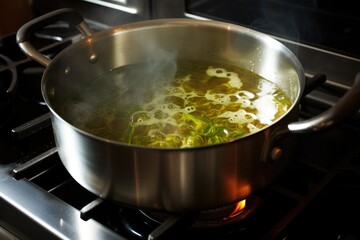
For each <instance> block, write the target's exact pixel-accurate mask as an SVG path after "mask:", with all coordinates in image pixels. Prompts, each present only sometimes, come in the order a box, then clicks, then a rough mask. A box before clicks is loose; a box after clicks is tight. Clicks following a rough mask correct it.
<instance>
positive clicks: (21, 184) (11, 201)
mask: <svg viewBox="0 0 360 240" xmlns="http://www.w3.org/2000/svg"><path fill="white" fill-rule="evenodd" d="M14 165H15V164H10V165H8V166H7V167H5V168H2V169H0V189H1V191H0V212H1V216H0V225H3V226H2V228H4V229H6V230H7V231H8V232H9V233H11V234H12V235H14V236H16V237H19V238H20V239H40V238H41V239H42V238H46V239H73V240H76V239H124V238H122V237H121V236H119V235H118V234H116V233H115V232H113V231H111V230H109V229H108V228H106V227H104V226H103V225H101V224H100V223H98V222H96V221H95V220H92V219H89V220H87V221H84V220H82V219H81V218H80V212H79V211H78V210H76V209H75V208H73V207H72V206H70V205H68V204H67V203H65V202H63V201H61V200H60V199H58V198H56V197H54V196H53V195H51V194H49V193H48V192H46V191H45V190H43V189H41V188H39V187H37V186H36V185H35V184H33V183H31V182H29V181H27V180H26V179H20V180H16V179H14V178H13V177H12V176H11V174H10V173H9V171H11V169H13V168H14V167H15V166H14ZM34 200H35V201H34ZM14 210H16V211H14ZM15 212H16V216H14V213H15ZM59 216H60V218H59ZM23 219H27V220H26V221H24V222H21V221H23ZM29 219H31V220H32V221H28V220H29ZM2 221H3V222H6V223H7V224H2ZM36 226H41V229H42V230H41V231H40V232H39V231H37V230H36V229H37V228H36ZM20 229H21V230H20ZM44 229H46V231H44ZM24 236H26V237H24ZM10 239H11V238H10ZM15 239H16V238H15Z"/></svg>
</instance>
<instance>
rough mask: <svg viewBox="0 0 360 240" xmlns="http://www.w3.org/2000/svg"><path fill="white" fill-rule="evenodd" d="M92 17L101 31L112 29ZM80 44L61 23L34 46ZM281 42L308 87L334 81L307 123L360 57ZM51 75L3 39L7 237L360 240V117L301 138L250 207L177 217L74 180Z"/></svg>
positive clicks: (2, 182)
mask: <svg viewBox="0 0 360 240" xmlns="http://www.w3.org/2000/svg"><path fill="white" fill-rule="evenodd" d="M64 2H66V1H64ZM90 2H91V1H90ZM95 2H96V1H95ZM209 2H211V1H209ZM192 14H193V13H191V14H187V16H188V17H194V16H193V15H192ZM146 16H147V17H148V16H149V15H146ZM198 17H200V16H198ZM202 17H204V16H202ZM87 21H88V22H89V24H90V26H91V27H92V28H93V29H94V31H101V29H104V28H106V27H110V26H108V25H105V24H103V23H98V22H97V21H93V20H90V19H88V20H87ZM79 38H80V36H79V35H78V34H77V32H76V30H74V29H72V28H71V26H67V25H66V24H65V25H64V24H62V23H59V24H55V25H54V26H51V27H50V28H48V29H46V30H44V31H42V32H39V33H37V35H36V40H35V46H36V47H37V48H38V49H40V51H41V52H42V53H44V54H46V55H47V56H49V57H53V56H55V55H56V54H57V53H59V52H60V51H62V50H63V49H65V48H66V47H68V46H70V45H71V44H72V43H74V42H76V41H77V40H79ZM277 38H278V37H277ZM278 39H279V40H280V41H282V42H283V43H284V44H286V45H287V46H288V47H289V48H290V49H293V50H294V52H295V51H296V54H297V56H298V57H299V59H300V61H301V62H302V64H303V65H304V68H305V71H306V77H307V78H306V81H307V82H312V81H315V82H321V83H322V82H323V81H324V80H326V81H325V83H323V84H321V86H319V87H317V88H316V90H314V91H311V92H310V93H309V94H307V95H306V96H305V97H303V99H302V101H301V104H300V110H301V120H302V119H307V118H309V117H312V116H314V115H317V114H319V113H321V112H323V111H325V110H326V109H328V108H329V107H331V106H332V105H334V104H335V102H336V101H337V100H338V99H339V98H340V97H341V96H342V95H343V94H344V93H345V92H346V91H348V89H350V87H351V85H352V81H353V79H354V76H355V73H356V71H358V70H360V60H359V59H357V58H354V57H349V56H346V55H341V54H338V53H334V52H330V51H325V50H322V49H320V48H315V47H312V46H308V45H304V44H299V43H296V42H294V41H292V40H289V39H285V38H278ZM333 66H337V68H336V69H334V67H333ZM43 71H44V68H43V67H42V66H41V65H40V64H38V63H36V62H34V61H32V60H30V59H28V58H27V57H26V56H25V55H24V54H23V53H22V52H21V51H20V49H19V47H18V45H17V44H16V39H15V33H14V34H9V35H7V36H4V37H2V38H1V39H0V91H1V92H0V94H1V95H0V96H1V98H0V101H1V102H0V110H1V118H0V212H1V214H0V237H2V238H4V239H40V238H41V239H184V238H190V237H193V238H194V237H195V238H196V237H198V238H200V237H201V238H208V239H359V238H360V230H359V227H358V226H359V225H360V220H359V218H358V216H359V215H360V205H359V202H360V124H359V123H360V121H359V116H360V115H359V114H355V115H354V116H352V117H351V118H349V119H347V120H346V121H344V122H342V123H341V124H338V125H337V126H335V127H333V128H331V129H328V130H326V131H323V132H318V133H311V134H308V135H300V136H299V139H298V144H297V145H296V149H295V152H294V157H293V159H291V161H290V164H289V166H288V167H287V168H286V169H285V171H283V174H281V175H280V176H279V177H278V178H277V179H276V180H275V181H274V182H273V183H272V184H271V185H269V186H268V187H267V188H266V189H264V190H262V191H260V192H258V193H256V194H254V195H253V196H251V197H249V198H248V199H246V205H245V208H243V209H237V208H238V207H239V206H240V203H239V204H235V205H231V206H224V207H222V208H219V209H209V210H206V211H201V212H196V213H192V214H185V215H177V214H173V213H167V212H162V211H157V210H149V209H137V208H134V207H132V206H126V205H121V204H118V203H114V202H111V201H109V200H105V199H101V198H99V197H98V196H95V195H94V194H92V193H90V192H89V191H87V190H86V189H84V188H83V187H82V186H80V185H79V184H78V183H77V182H76V181H75V180H74V179H73V178H72V177H71V176H70V175H69V174H68V172H67V171H66V170H65V168H64V166H63V165H62V163H61V160H60V158H59V156H58V154H57V150H56V147H55V143H54V136H53V133H52V126H51V121H50V113H49V110H48V108H47V106H46V104H45V103H44V101H43V99H42V96H41V90H40V85H41V77H42V73H43Z"/></svg>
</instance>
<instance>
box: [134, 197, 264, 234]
mask: <svg viewBox="0 0 360 240" xmlns="http://www.w3.org/2000/svg"><path fill="white" fill-rule="evenodd" d="M261 203H262V200H261V198H260V197H258V196H250V197H248V198H247V199H244V200H242V201H239V202H237V203H234V204H231V205H228V206H223V207H219V208H215V209H208V210H202V211H200V212H199V213H194V214H189V215H190V220H189V222H190V224H189V225H190V228H194V229H210V228H211V229H213V228H219V227H225V226H230V225H232V224H241V222H242V221H243V220H245V219H247V218H248V217H250V216H251V215H252V214H253V213H255V211H256V210H257V209H258V207H259V206H260V205H261ZM140 212H141V213H142V214H143V215H144V216H146V217H147V218H149V219H150V220H151V221H153V222H156V223H158V224H163V223H165V222H166V221H167V220H168V219H170V218H172V217H174V214H172V213H168V212H162V211H156V210H155V211H152V210H140Z"/></svg>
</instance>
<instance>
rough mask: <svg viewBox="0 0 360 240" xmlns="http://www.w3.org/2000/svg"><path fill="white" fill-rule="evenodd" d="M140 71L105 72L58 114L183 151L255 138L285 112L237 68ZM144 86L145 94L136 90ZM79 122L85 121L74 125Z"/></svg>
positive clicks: (265, 85)
mask: <svg viewBox="0 0 360 240" xmlns="http://www.w3.org/2000/svg"><path fill="white" fill-rule="evenodd" d="M164 66H165V67H168V66H169V65H166V64H165V65H164ZM147 68H148V66H147V64H133V65H128V66H123V67H120V68H117V69H112V71H111V73H109V74H107V75H103V76H101V77H100V79H95V80H94V81H93V84H89V86H88V87H87V88H86V89H81V90H80V89H79V91H78V92H76V94H74V97H73V98H71V99H70V100H69V101H68V102H67V103H65V104H64V105H62V106H61V107H60V108H59V109H61V114H62V115H63V116H64V118H65V119H66V120H67V121H69V122H70V123H72V124H74V125H75V126H77V127H79V128H81V129H83V130H85V131H88V132H91V133H92V134H94V135H98V136H100V137H104V138H107V139H111V140H114V141H119V142H124V143H128V144H133V145H142V146H152V147H164V148H186V147H196V146H201V145H207V144H217V143H223V142H228V141H230V140H233V139H235V138H240V137H243V136H246V135H248V134H251V133H254V132H257V131H259V130H261V129H263V128H264V127H266V126H268V125H270V124H272V123H273V122H274V121H275V120H276V119H277V118H279V117H280V116H281V115H283V114H284V113H285V112H286V111H287V110H288V109H289V107H290V106H291V102H290V100H289V98H288V97H287V96H286V95H285V93H284V92H283V91H282V90H281V89H280V88H279V87H278V86H277V85H275V84H274V83H272V82H270V81H268V80H266V79H264V78H262V77H261V76H259V75H257V74H255V73H254V72H252V71H250V70H246V69H243V68H239V67H236V66H232V65H226V64H223V63H216V62H207V61H185V60H183V61H178V62H177V68H176V71H174V73H171V74H163V75H162V74H160V75H159V74H158V73H152V72H151V73H150V72H146V71H145V70H144V69H147ZM157 70H159V69H157ZM160 72H161V71H160ZM163 72H169V71H168V68H166V69H164V71H163ZM147 78H149V79H151V81H150V80H149V79H147ZM144 79H145V82H144ZM104 80H106V81H104ZM146 81H147V82H146ZM99 83H101V84H99ZM146 84H148V85H147V86H148V87H145V89H146V90H144V91H141V90H139V89H141V88H142V87H143V88H144V86H143V85H146ZM79 95H81V96H79ZM84 105H86V106H87V107H85V108H84V107H80V106H84ZM79 115H81V116H84V115H85V117H84V118H83V119H85V120H84V121H80V120H77V118H76V116H79Z"/></svg>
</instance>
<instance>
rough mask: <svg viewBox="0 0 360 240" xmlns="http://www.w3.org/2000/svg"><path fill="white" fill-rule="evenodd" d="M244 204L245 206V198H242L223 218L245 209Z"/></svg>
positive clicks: (235, 214)
mask: <svg viewBox="0 0 360 240" xmlns="http://www.w3.org/2000/svg"><path fill="white" fill-rule="evenodd" d="M245 206H246V199H243V200H241V201H240V202H238V203H237V204H236V205H235V208H234V210H233V211H232V213H230V215H229V216H228V217H226V218H224V220H226V219H229V218H232V217H235V216H237V215H239V214H240V213H241V212H242V211H243V210H244V209H245Z"/></svg>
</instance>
